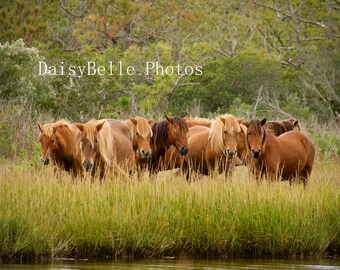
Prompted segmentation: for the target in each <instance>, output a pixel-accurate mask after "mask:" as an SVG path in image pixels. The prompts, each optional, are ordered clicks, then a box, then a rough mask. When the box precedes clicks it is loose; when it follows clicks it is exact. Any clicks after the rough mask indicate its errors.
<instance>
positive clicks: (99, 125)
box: [97, 121, 105, 131]
mask: <svg viewBox="0 0 340 270" xmlns="http://www.w3.org/2000/svg"><path fill="white" fill-rule="evenodd" d="M104 123H105V121H103V122H101V123H99V124H97V131H99V130H101V129H102V127H103V125H104Z"/></svg>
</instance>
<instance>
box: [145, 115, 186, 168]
mask: <svg viewBox="0 0 340 270" xmlns="http://www.w3.org/2000/svg"><path fill="white" fill-rule="evenodd" d="M165 118H166V120H164V121H161V122H157V123H154V124H153V125H152V137H151V140H150V146H151V149H152V155H151V158H150V159H149V171H150V172H157V171H159V170H164V169H168V166H167V164H165V153H166V151H167V150H168V149H169V147H170V146H174V147H175V149H176V150H177V151H178V152H179V154H180V155H181V156H185V155H186V154H187V153H188V140H187V135H188V131H189V129H188V126H187V124H186V122H185V119H183V118H181V117H177V116H174V117H171V116H165Z"/></svg>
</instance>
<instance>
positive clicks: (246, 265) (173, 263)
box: [0, 259, 340, 270]
mask: <svg viewBox="0 0 340 270" xmlns="http://www.w3.org/2000/svg"><path fill="white" fill-rule="evenodd" d="M0 269H15V270H17V269H24V270H27V269H32V270H38V269H41V270H52V269H56V270H75V269H79V270H86V269H104V270H106V269H123V270H138V269H141V270H146V269H152V270H158V269H168V270H182V269H183V270H184V269H190V270H196V269H204V270H217V269H247V270H248V269H250V270H251V269H256V270H257V269H297V270H299V269H321V270H323V269H324V270H335V269H340V259H330V260H324V259H323V260H223V261H222V260H221V261H220V260H215V261H206V260H150V261H145V260H143V261H130V262H129V261H114V262H91V261H57V262H54V263H50V264H33V265H23V264H2V265H0Z"/></svg>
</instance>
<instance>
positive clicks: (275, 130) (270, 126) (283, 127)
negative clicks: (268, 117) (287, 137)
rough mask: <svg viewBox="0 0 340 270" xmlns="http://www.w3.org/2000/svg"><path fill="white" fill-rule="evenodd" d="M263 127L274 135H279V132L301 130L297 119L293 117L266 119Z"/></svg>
mask: <svg viewBox="0 0 340 270" xmlns="http://www.w3.org/2000/svg"><path fill="white" fill-rule="evenodd" d="M264 128H265V129H266V130H268V132H269V133H271V134H273V135H275V136H280V135H281V134H283V133H285V132H287V131H291V130H301V127H300V125H299V121H298V120H295V119H287V120H283V121H268V122H266V123H265V125H264Z"/></svg>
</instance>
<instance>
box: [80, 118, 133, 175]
mask: <svg viewBox="0 0 340 270" xmlns="http://www.w3.org/2000/svg"><path fill="white" fill-rule="evenodd" d="M76 125H77V127H78V128H79V129H80V131H81V136H80V142H79V144H80V156H81V165H82V167H83V168H84V170H85V171H91V176H92V177H94V176H95V173H96V171H99V172H100V174H99V176H100V179H102V178H103V177H104V174H105V172H106V171H109V172H112V171H113V172H120V173H123V174H125V173H126V172H127V171H128V170H129V169H131V167H132V166H133V163H134V153H133V148H132V139H131V133H130V130H129V128H128V126H127V125H126V124H125V123H124V122H123V121H118V120H111V119H107V120H99V121H97V120H95V119H92V120H90V121H88V122H87V123H86V124H80V123H77V124H76Z"/></svg>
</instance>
